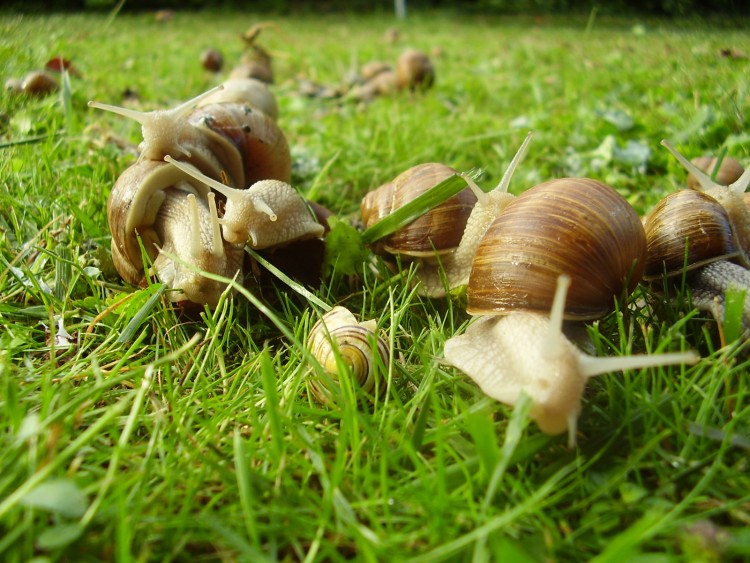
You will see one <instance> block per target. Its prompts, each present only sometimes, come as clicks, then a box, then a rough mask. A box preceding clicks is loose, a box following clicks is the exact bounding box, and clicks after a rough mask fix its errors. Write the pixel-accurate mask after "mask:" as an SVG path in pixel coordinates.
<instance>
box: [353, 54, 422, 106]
mask: <svg viewBox="0 0 750 563" xmlns="http://www.w3.org/2000/svg"><path fill="white" fill-rule="evenodd" d="M355 82H356V83H355V85H354V87H353V88H352V89H351V90H350V92H349V94H348V95H349V96H350V97H351V98H353V99H355V100H359V101H365V102H367V101H370V100H373V99H374V98H376V97H378V96H387V95H389V94H393V93H394V92H397V91H399V90H417V89H427V88H430V87H431V86H432V85H433V83H434V82H435V67H434V66H433V64H432V61H431V60H430V57H428V56H427V54H426V53H424V52H422V51H420V50H418V49H406V50H405V51H403V52H402V53H401V54H400V55H399V57H398V59H396V65H395V67H394V66H391V65H390V64H388V63H386V62H383V61H370V62H369V63H366V64H365V65H363V66H362V69H361V70H360V73H359V76H358V77H357V79H356V81H355Z"/></svg>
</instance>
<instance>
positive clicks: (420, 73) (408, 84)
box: [396, 49, 435, 90]
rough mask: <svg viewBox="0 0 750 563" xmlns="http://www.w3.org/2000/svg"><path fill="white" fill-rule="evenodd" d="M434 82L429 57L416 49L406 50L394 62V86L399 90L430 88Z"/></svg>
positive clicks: (432, 68)
mask: <svg viewBox="0 0 750 563" xmlns="http://www.w3.org/2000/svg"><path fill="white" fill-rule="evenodd" d="M434 82H435V67H433V66H432V62H431V61H430V57H428V56H427V55H426V54H425V53H423V52H422V51H418V50H417V49H407V50H406V51H404V52H403V53H401V55H399V57H398V59H397V60H396V85H397V86H398V88H399V89H401V90H404V89H408V90H417V89H425V90H426V89H427V88H430V87H431V86H432V85H433V84H434Z"/></svg>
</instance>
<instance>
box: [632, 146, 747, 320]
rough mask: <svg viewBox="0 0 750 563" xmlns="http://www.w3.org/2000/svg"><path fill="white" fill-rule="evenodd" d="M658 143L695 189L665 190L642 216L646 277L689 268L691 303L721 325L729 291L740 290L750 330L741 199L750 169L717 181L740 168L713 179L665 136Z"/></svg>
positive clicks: (672, 274)
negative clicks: (683, 170)
mask: <svg viewBox="0 0 750 563" xmlns="http://www.w3.org/2000/svg"><path fill="white" fill-rule="evenodd" d="M662 145H663V146H664V147H666V148H667V150H669V151H670V152H671V153H672V155H673V156H674V157H675V158H676V159H677V160H678V161H679V162H680V163H681V164H682V166H683V167H684V168H685V169H686V170H687V171H688V172H689V174H690V178H692V179H693V181H692V182H691V183H692V185H695V186H697V188H696V190H680V191H677V192H674V193H672V194H669V195H668V196H667V197H665V198H664V199H662V200H661V201H660V202H659V203H657V205H656V206H655V207H654V209H653V210H652V211H651V212H650V213H649V214H648V215H647V216H646V218H645V219H644V226H645V229H646V237H647V242H648V261H647V265H646V275H645V276H644V278H645V279H646V280H648V281H652V282H653V281H655V280H657V279H660V278H661V277H662V275H664V274H666V276H667V277H668V278H671V277H676V276H682V275H683V273H685V272H687V273H688V276H687V278H686V282H687V285H688V287H689V288H690V289H691V291H692V294H693V297H694V299H693V304H694V305H695V306H697V307H698V308H699V309H701V310H704V311H708V312H710V313H711V314H712V315H713V316H714V317H715V318H716V320H717V321H718V322H719V324H723V320H724V312H723V303H724V295H725V293H726V292H727V290H729V289H731V288H734V289H741V290H744V291H745V292H746V300H745V307H744V315H743V319H744V321H743V322H744V329H745V332H746V333H750V283H748V280H749V279H750V276H748V275H746V274H745V273H744V272H743V271H742V270H743V269H744V270H747V268H748V267H750V211H749V210H748V208H747V205H746V204H745V201H746V199H745V198H746V195H747V194H745V190H746V188H747V186H748V184H749V183H750V169H748V170H747V171H745V172H744V173H741V175H740V176H739V177H738V178H736V179H735V180H734V181H733V182H731V183H730V184H728V185H723V184H722V183H721V181H726V180H727V179H731V178H732V177H736V174H737V172H738V170H735V171H734V172H733V173H732V175H730V176H725V177H723V178H722V180H721V181H719V180H718V179H717V181H713V180H711V178H710V177H709V176H708V175H707V174H706V173H705V172H703V171H702V170H701V169H700V168H698V167H697V166H696V164H694V163H692V162H690V161H688V160H687V159H686V158H685V157H684V156H682V155H681V154H680V153H679V152H677V151H676V150H675V149H674V148H673V147H672V146H671V145H670V144H669V143H668V142H667V141H662ZM699 165H701V166H702V165H706V166H710V163H708V164H706V163H705V162H701V163H699ZM689 181H690V180H689Z"/></svg>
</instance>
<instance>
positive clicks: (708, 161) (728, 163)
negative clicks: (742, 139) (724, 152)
mask: <svg viewBox="0 0 750 563" xmlns="http://www.w3.org/2000/svg"><path fill="white" fill-rule="evenodd" d="M717 160H718V159H717V158H716V157H710V156H699V157H697V158H694V159H692V160H691V162H692V163H693V164H694V165H695V166H696V167H698V169H699V170H703V171H704V172H705V173H706V174H708V175H709V176H710V175H711V174H712V173H713V170H714V168H715V167H716V161H717ZM744 171H745V169H744V168H743V167H742V164H740V163H739V161H738V160H736V159H734V158H731V157H728V156H725V157H724V158H723V159H722V161H721V165H720V166H719V170H717V172H716V178H715V180H716V183H717V184H720V185H722V186H728V185H729V184H732V183H733V182H736V181H737V180H739V179H740V176H742V173H743V172H744ZM687 185H688V188H690V189H691V190H700V187H701V186H700V183H699V182H698V180H697V179H696V178H695V176H694V175H693V174H688V177H687Z"/></svg>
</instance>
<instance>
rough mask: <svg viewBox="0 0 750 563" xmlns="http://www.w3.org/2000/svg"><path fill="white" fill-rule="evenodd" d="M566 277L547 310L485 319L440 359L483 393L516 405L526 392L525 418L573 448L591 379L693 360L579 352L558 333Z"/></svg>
mask: <svg viewBox="0 0 750 563" xmlns="http://www.w3.org/2000/svg"><path fill="white" fill-rule="evenodd" d="M569 286H570V278H569V277H568V276H566V275H561V276H559V277H558V278H557V280H556V283H555V293H554V297H553V299H552V303H551V307H550V310H549V311H550V312H549V314H546V313H544V312H526V311H519V312H511V313H509V314H507V315H504V316H494V315H484V316H481V317H479V318H477V319H476V320H475V321H474V322H472V323H471V324H470V325H469V327H468V328H467V329H466V331H465V332H464V333H463V334H462V335H459V336H454V337H453V338H450V339H449V340H447V341H446V343H445V352H444V353H445V359H446V360H447V362H448V363H449V364H451V365H452V366H454V367H457V368H458V369H460V370H461V371H463V372H464V373H466V374H467V375H468V376H469V377H471V379H473V380H474V381H475V382H476V383H477V384H478V385H479V387H480V388H481V389H482V391H484V393H485V394H487V395H489V396H490V397H492V398H493V399H496V400H498V401H501V402H503V403H505V404H507V405H511V406H512V405H515V404H516V402H517V401H518V400H519V398H520V397H521V394H522V393H523V394H526V395H528V396H529V397H530V399H531V411H530V415H529V416H530V418H531V419H532V420H534V421H535V422H536V423H537V425H538V426H539V428H540V429H541V430H542V431H543V432H545V433H546V434H553V435H554V434H561V433H563V432H565V431H566V430H567V432H568V444H569V446H570V447H573V446H575V444H576V441H577V438H576V433H577V428H578V416H579V415H580V412H581V397H582V394H583V390H584V387H585V385H586V382H587V381H588V379H589V378H590V377H592V376H594V375H598V374H602V373H608V372H611V371H620V370H628V369H640V368H645V367H652V366H664V365H671V364H682V363H686V364H691V363H695V362H697V361H698V359H699V358H698V356H697V354H695V353H694V352H684V353H674V354H653V355H637V356H623V357H610V358H597V357H592V356H589V355H587V354H584V353H583V352H581V351H580V350H579V349H578V348H577V347H576V346H575V345H573V344H572V343H571V342H570V341H569V340H568V339H567V338H566V337H565V336H564V334H563V332H562V323H563V317H564V309H565V301H566V294H567V291H568V287H569Z"/></svg>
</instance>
